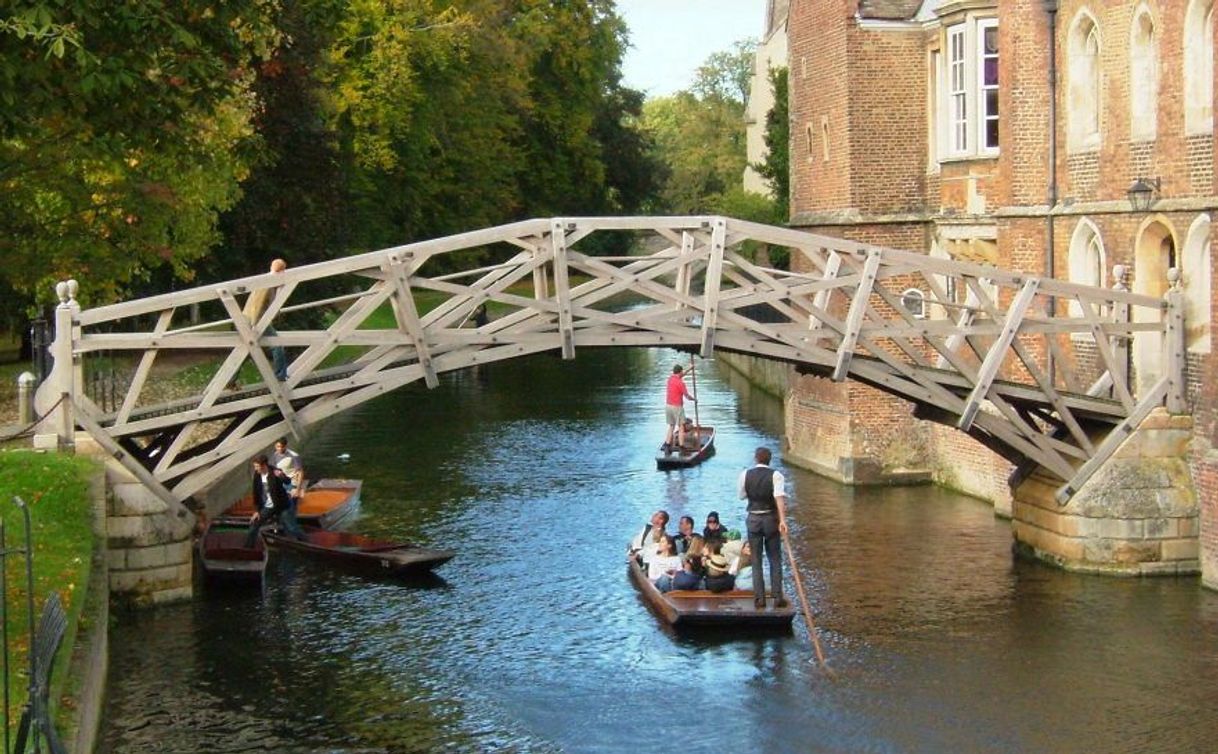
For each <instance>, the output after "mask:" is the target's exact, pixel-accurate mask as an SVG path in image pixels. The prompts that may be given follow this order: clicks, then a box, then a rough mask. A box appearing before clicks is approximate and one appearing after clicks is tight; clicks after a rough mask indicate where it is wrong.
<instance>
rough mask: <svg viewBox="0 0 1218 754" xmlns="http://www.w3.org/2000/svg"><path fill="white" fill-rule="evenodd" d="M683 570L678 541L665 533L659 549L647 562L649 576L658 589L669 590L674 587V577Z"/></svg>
mask: <svg viewBox="0 0 1218 754" xmlns="http://www.w3.org/2000/svg"><path fill="white" fill-rule="evenodd" d="M681 570H682V564H681V556H680V555H678V554H677V543H676V541H675V540H673V538H672V537H670V536H668V535H667V534H665V535H664V536H663V537H662V538H661V539H660V545H659V550H658V551H657V553H656V554H655V555H654V556H652V558H651V560H649V561H648V562H647V578H648V579H649V580H650V581H651V583H653V584H655V585H656V589H659V590H660V591H661V592H667V591H669V590H670V589H672V577H673V576H675V575H677V574H678V573H679V572H680V571H681Z"/></svg>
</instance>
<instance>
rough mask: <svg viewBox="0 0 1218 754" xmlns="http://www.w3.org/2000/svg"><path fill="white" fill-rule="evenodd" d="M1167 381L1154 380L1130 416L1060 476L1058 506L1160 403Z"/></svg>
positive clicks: (1066, 501) (1068, 498) (1065, 501)
mask: <svg viewBox="0 0 1218 754" xmlns="http://www.w3.org/2000/svg"><path fill="white" fill-rule="evenodd" d="M1167 382H1168V379H1167V378H1166V377H1163V378H1161V379H1160V380H1159V381H1158V382H1157V383H1155V385H1154V387H1152V388H1151V389H1150V390H1149V391H1148V392H1147V393H1146V395H1144V396H1142V400H1140V401H1138V405H1137V406H1135V407H1134V409H1133V411H1132V412H1130V414H1129V416H1127V417H1125V419H1124V420H1122V421H1121V423H1119V424H1117V426H1116V427H1114V428H1113V429H1112V431H1111V432H1109V433H1108V436H1107V437H1105V438H1104V441H1103V442H1101V443H1100V444H1099V446H1098V447H1097V448H1096V449H1095V454H1094V455H1092V456H1091V458H1090V459H1088V460H1087V462H1086V463H1084V464H1083V465H1082V466H1080V467H1079V468H1078V471H1076V472H1075V473H1074V474H1073V475H1072V476H1069V477H1063V479H1066V480H1067V481H1066V483H1065V484H1063V485H1062V486H1061V487H1059V488H1058V490H1057V494H1056V495H1055V497H1056V498H1057V504H1058V505H1065V504H1066V503H1068V502H1070V498H1072V497H1074V493H1076V492H1078V491H1079V490H1081V489H1082V488H1083V485H1084V484H1086V483H1087V480H1088V479H1090V478H1091V477H1092V476H1093V475H1094V474H1095V472H1097V471H1099V469H1100V467H1101V466H1103V465H1104V464H1105V463H1106V462H1107V461H1108V459H1109V458H1111V457H1112V454H1113V453H1115V452H1116V450H1117V448H1119V447H1121V443H1123V442H1125V440H1126V439H1127V438H1128V437H1129V436H1130V435H1131V434H1133V431H1134V430H1135V429H1137V428H1138V425H1139V424H1141V423H1142V421H1143V420H1144V419H1145V418H1146V417H1147V416H1148V415H1149V414H1150V412H1151V411H1152V410H1154V409H1155V408H1156V407H1157V406H1159V405H1160V404H1162V402H1163V399H1164V397H1166V395H1167Z"/></svg>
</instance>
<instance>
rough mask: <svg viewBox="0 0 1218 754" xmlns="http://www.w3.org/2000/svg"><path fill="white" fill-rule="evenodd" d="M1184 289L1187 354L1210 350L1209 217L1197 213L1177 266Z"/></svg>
mask: <svg viewBox="0 0 1218 754" xmlns="http://www.w3.org/2000/svg"><path fill="white" fill-rule="evenodd" d="M1180 284H1181V285H1182V286H1183V288H1184V301H1185V307H1184V327H1185V331H1186V336H1185V337H1186V338H1187V343H1188V350H1189V351H1190V352H1191V353H1209V352H1210V216H1209V215H1200V216H1198V217H1197V219H1196V220H1194V221H1193V224H1192V226H1191V227H1190V228H1189V229H1188V236H1187V238H1186V239H1185V241H1184V258H1183V260H1182V264H1181V266H1180Z"/></svg>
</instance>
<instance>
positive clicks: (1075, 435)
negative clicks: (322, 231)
mask: <svg viewBox="0 0 1218 754" xmlns="http://www.w3.org/2000/svg"><path fill="white" fill-rule="evenodd" d="M609 232H611V233H616V234H629V235H632V236H635V237H636V240H637V241H640V242H641V243H638V244H636V245H635V249H636V251H635V253H631V254H626V255H621V256H598V255H596V254H593V253H591V251H590V249H589V250H586V249H587V248H588V247H589V245H588V244H587V243H586V239H588V238H589V237H591V236H593V235H594V234H597V233H609ZM750 242H757V243H760V244H769V245H772V246H783V247H787V248H789V249H790V250H791V253H792V255H793V256H794V255H799V256H802V257H803V263H801V265H799V266H798V267H797V269H802V270H811V271H810V272H792V271H789V270H780V269H773V268H769V267H763V266H760V265H758V264H756V263H755V262H754V261H753V260H752V259H751V258H750V257H749V256H748V255H747V254H746V253H745V249H746V248H748V247H749V246H750V245H751V244H750ZM471 256H474V257H477V258H479V259H480V261H479V262H477V263H474V264H469V263H465V264H462V263H461V262H460V260H462V259H467V258H470V257H471ZM86 284H87V281H86ZM73 285H74V284H73ZM909 290H917V291H919V293H921V294H922V302H921V303H924V304H925V306H924V307H921V311H920V312H917V313H915V312H912V311H910V308H911V307H908V306H905V305H904V303H903V301H902V294H903V293H904V292H907V291H909ZM258 291H264V292H266V294H267V295H269V297H270V304H269V305H268V306H267V308H266V311H265V313H264V314H263V315H262V316H261V317H260V318H259V319H258V320H257V321H251V320H250V319H248V318H247V317H246V316H245V314H243V313H242V306H241V298H242V297H245V296H249V295H251V294H253V293H255V292H258ZM60 298H61V304H60V306H59V308H58V309H57V311H56V339H55V343H54V346H53V353H54V355H55V366H54V370H53V372H52V375H51V377H50V378H49V379H48V380H47V382H46V383H45V384H44V385H43V387H42V388H41V389H40V391H39V395H38V401H39V406H40V408H41V410H43V411H44V412H45V411H47V410H49V409H50V408H52V407H54V408H55V412H54V413H53V415H52V416H51V417H49V418H48V419H47V420H46V421H45V422H44V425H45V426H44V429H43V431H44V432H45V431H57V432H59V433H60V434H61V435H62V436H63V437H65V438H70V437H71V436H72V431H73V430H74V428H76V427H79V428H81V429H83V430H85V431H87V432H88V433H89V434H90V435H92V436H93V438H94V439H95V440H96V441H97V442H98V443H99V444H100V445H101V446H102V447H103V448H105V449H106V450H107V451H108V452H109V453H111V454H112V455H113V456H114V457H115V458H117V459H118V460H119V461H121V462H122V463H123V465H124V466H126V467H127V468H128V469H129V470H131V472H132V473H133V474H134V475H135V476H136V477H137V478H138V479H140V481H141V482H143V483H144V484H145V486H147V487H149V488H150V489H151V490H153V491H154V492H155V493H156V494H158V495H159V496H161V497H162V498H163V499H165V500H167V501H173V502H182V501H183V500H185V499H186V498H189V497H190V496H192V495H194V494H196V493H198V492H200V491H201V490H203V489H205V488H206V487H207V486H208V485H210V484H211V483H212V482H214V481H215V480H217V479H219V478H220V477H222V476H223V475H225V474H226V473H227V472H229V471H231V470H232V469H234V468H236V467H238V466H241V465H244V464H245V463H246V462H247V461H248V458H249V457H250V456H251V455H252V454H253V453H255V452H257V451H258V450H261V449H262V448H265V447H266V446H267V445H269V444H270V442H271V441H272V440H273V439H274V438H275V437H277V436H279V435H283V434H290V433H298V432H301V431H302V430H303V429H304V428H305V427H307V426H308V425H309V424H312V423H315V422H319V421H323V420H324V419H325V418H326V417H327V416H330V415H332V414H334V413H335V412H338V411H342V410H344V409H347V408H350V407H352V406H354V405H357V404H359V403H362V402H364V401H367V400H370V399H372V398H375V397H376V396H378V395H381V394H383V393H384V392H386V391H388V390H392V389H395V388H397V387H401V386H403V385H406V384H409V383H411V382H415V381H420V380H421V381H423V382H424V383H426V384H427V385H428V386H433V387H434V386H435V385H436V384H437V380H438V376H439V375H440V374H442V373H444V372H449V371H454V370H460V369H465V368H468V367H471V366H475V365H478V364H484V363H488V362H493V361H498V360H503V359H509V358H517V357H520V356H524V355H528V354H534V353H541V352H547V351H552V352H556V353H559V354H561V355H562V356H563V358H567V359H571V358H575V357H576V352H577V349H578V348H588V347H598V348H599V347H669V348H671V347H676V348H684V349H689V350H693V351H696V352H699V353H701V354H702V355H703V356H711V355H712V354H713V353H714V352H715V351H719V350H725V351H731V352H737V353H744V354H751V355H755V356H761V357H765V358H769V359H775V360H779V361H785V362H788V363H791V364H794V365H796V366H797V368H798V369H799V370H800V371H801V372H804V373H812V374H817V375H822V376H827V377H830V378H832V379H834V380H837V381H841V380H846V379H853V380H857V381H860V382H863V383H865V384H868V385H872V386H874V387H877V388H879V389H881V390H884V391H886V392H888V393H891V394H893V395H897V396H900V397H902V398H904V399H905V400H907V401H909V402H911V403H912V404H913V405H914V407H916V410H917V412H918V413H919V415H922V416H924V417H927V418H931V419H933V420H936V421H940V422H944V423H948V424H951V425H953V426H956V427H957V428H959V429H961V430H962V431H965V432H967V433H969V434H970V435H971V436H973V437H975V438H977V439H979V440H980V441H982V442H983V443H985V444H986V445H987V446H989V447H991V448H993V449H994V450H996V451H998V452H999V453H1001V454H1003V455H1004V456H1006V457H1008V458H1010V459H1012V460H1016V461H1021V462H1027V463H1029V464H1033V465H1036V466H1039V467H1041V468H1043V469H1045V470H1047V471H1048V472H1049V473H1050V474H1051V475H1053V476H1056V477H1057V478H1058V479H1059V480H1061V481H1062V483H1063V486H1062V490H1063V493H1062V494H1064V495H1067V496H1068V495H1069V494H1070V492H1069V491H1070V490H1074V489H1078V486H1079V485H1080V484H1081V483H1082V481H1084V480H1085V479H1086V478H1087V477H1088V476H1089V475H1090V474H1091V473H1092V472H1093V471H1094V469H1095V468H1096V467H1097V465H1098V463H1100V462H1102V459H1103V458H1104V457H1105V455H1106V454H1111V453H1112V452H1114V451H1115V448H1116V446H1117V444H1119V443H1118V440H1119V438H1120V437H1121V436H1122V435H1121V433H1120V432H1119V431H1117V430H1120V429H1122V428H1123V427H1124V428H1127V427H1128V426H1131V424H1132V425H1136V423H1137V422H1138V421H1140V420H1141V417H1144V416H1145V415H1146V414H1147V413H1149V411H1150V410H1151V409H1152V408H1154V407H1155V406H1157V405H1160V404H1162V403H1163V401H1164V399H1165V397H1167V398H1168V399H1169V400H1170V399H1171V398H1172V396H1175V395H1177V394H1179V392H1180V380H1181V379H1182V372H1183V370H1182V369H1180V370H1178V371H1179V372H1180V374H1175V373H1173V374H1169V375H1165V376H1164V378H1163V379H1162V380H1160V381H1159V382H1157V383H1155V384H1154V385H1152V386H1149V387H1148V388H1146V389H1143V390H1139V389H1138V388H1137V387H1136V386H1135V385H1133V384H1132V383H1131V381H1130V379H1129V374H1128V372H1127V369H1126V359H1125V357H1124V354H1125V353H1126V351H1127V349H1128V346H1129V342H1130V340H1131V339H1132V338H1133V337H1134V336H1135V335H1142V334H1150V335H1158V336H1160V340H1161V341H1163V340H1164V338H1163V337H1161V336H1162V334H1163V333H1173V337H1177V335H1178V334H1179V333H1180V332H1181V331H1180V329H1179V328H1178V327H1177V328H1174V329H1173V328H1172V327H1170V326H1169V324H1170V323H1171V322H1172V321H1177V320H1173V319H1172V312H1176V311H1178V310H1179V306H1180V305H1179V304H1178V303H1177V304H1174V305H1169V304H1167V303H1165V302H1164V301H1163V300H1162V299H1160V298H1157V297H1151V296H1147V295H1141V294H1138V293H1134V292H1129V291H1126V290H1123V289H1121V288H1115V289H1111V290H1105V289H1102V288H1097V287H1093V286H1086V285H1079V284H1076V283H1070V282H1066V281H1060V280H1054V279H1045V278H1039V277H1035V276H1028V275H1024V274H1022V273H1018V272H1009V271H1004V270H999V269H997V268H995V267H992V266H988V265H978V264H972V263H967V262H959V261H955V260H948V259H941V258H935V257H931V256H927V255H925V254H922V253H917V252H910V251H903V250H899V249H890V248H883V247H876V246H870V245H866V244H861V243H855V242H851V241H845V240H842V239H837V238H831V237H827V236H820V235H815V234H811V233H806V232H803V231H797V230H792V229H789V228H779V227H773V226H767V225H762V224H758V223H750V222H745V221H740V220H735V219H732V218H725V217H717V216H696V217H610V218H550V219H538V220H527V221H523V222H518V223H513V224H510V225H503V226H498V227H494V228H487V229H483V230H478V231H472V232H469V233H463V234H459V235H456V236H450V237H447V238H441V239H435V240H431V241H422V242H418V243H412V244H408V245H405V246H398V247H393V248H389V249H384V250H381V251H375V252H369V253H367V254H360V255H356V256H351V257H347V258H342V259H336V260H332V261H329V262H323V263H319V264H313V265H307V266H303V267H298V268H292V269H289V270H287V271H286V272H283V273H279V274H269V273H268V274H263V275H255V276H251V277H246V278H240V279H237V280H231V281H225V282H222V283H217V284H214V285H207V286H200V287H197V288H194V289H190V290H187V291H178V292H175V293H173V294H166V295H161V296H152V297H149V298H146V299H140V300H135V301H127V302H122V303H117V304H112V305H109V306H102V307H97V308H93V309H86V310H81V308H80V307H79V305H78V304H77V303H76V301H75V288H74V287H73V286H69V285H66V284H61V286H60ZM624 298H625V299H628V300H629V302H630V305H629V306H623V305H622V303H623V299H624ZM1177 298H1178V297H1177ZM1168 299H1169V301H1170V300H1171V299H1172V297H1171V296H1169V297H1168ZM1062 300H1066V301H1069V302H1072V303H1076V304H1077V306H1075V307H1067V308H1069V309H1071V310H1072V311H1070V312H1068V313H1065V314H1062V313H1060V312H1061V307H1057V308H1055V307H1054V303H1055V302H1059V301H1062ZM485 304H491V305H493V306H494V307H495V309H496V312H495V316H494V317H493V318H491V319H490V320H489V321H486V322H481V321H479V320H478V319H476V318H475V312H477V311H478V309H479V308H480V307H482V306H483V305H485ZM192 310H198V311H200V312H202V319H201V321H198V322H195V321H192V320H191V319H190V312H191V311H192ZM1055 311H1056V312H1058V313H1057V314H1055V315H1053V316H1050V315H1048V314H1046V313H1048V312H1055ZM919 313H920V314H921V315H922V316H917V314H919ZM306 314H307V315H308V316H309V318H308V319H305V320H302V321H300V322H293V317H295V316H304V315H306ZM319 319H322V320H324V325H317V324H312V323H315V322H317V321H318V320H319ZM272 321H274V322H275V328H274V330H273V331H272V329H271V323H272ZM1179 337H1182V335H1179ZM1173 342H1174V341H1173ZM270 347H284V348H289V349H292V350H293V358H292V359H291V363H290V366H289V368H288V375H287V379H286V380H279V379H276V378H275V375H274V370H273V367H272V365H271V363H270V361H269V360H268V358H267V356H266V354H265V353H264V352H263V348H270ZM174 351H193V352H195V353H204V354H208V355H210V358H211V359H212V364H213V368H214V371H213V372H212V373H211V374H210V376H209V378H208V380H207V382H206V385H205V386H204V387H203V388H202V389H201V391H200V393H199V394H198V395H194V396H190V397H187V398H182V399H177V400H171V401H166V400H161V399H158V398H157V397H156V396H155V395H154V394H153V393H152V392H151V391H149V390H147V387H148V384H149V375H150V373H151V368H152V365H153V363H154V362H155V361H156V359H157V358H158V355H160V354H163V353H169V352H174ZM101 354H106V358H110V359H118V358H121V359H122V360H124V361H125V363H127V364H129V365H130V369H131V371H130V378H129V384H128V385H127V389H126V390H125V391H124V392H123V394H122V396H121V400H120V401H118V402H117V403H116V404H115V405H111V406H106V405H105V404H104V403H103V402H102V401H101V400H100V398H99V396H97V395H96V394H94V393H92V392H91V390H90V387H89V386H88V385H87V384H86V383H85V382H84V380H83V379H82V373H83V371H84V368H85V366H86V363H87V362H88V361H89V360H90V359H96V358H99V356H100V355H101ZM1050 355H1052V356H1053V358H1054V361H1055V363H1056V364H1058V365H1060V368H1057V369H1052V370H1050V369H1047V368H1046V361H1047V359H1048V358H1049V356H1050ZM243 365H248V366H247V369H250V370H252V371H253V372H255V373H256V374H257V375H258V377H257V378H255V380H254V382H253V383H252V384H247V385H243V386H242V387H241V388H240V389H238V390H236V391H232V390H229V389H228V386H229V385H230V384H231V383H232V382H233V379H234V377H235V376H236V375H237V374H238V373H239V370H240V369H241V368H242V367H243ZM48 427H49V430H48Z"/></svg>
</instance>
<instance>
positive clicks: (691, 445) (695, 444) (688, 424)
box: [681, 416, 702, 452]
mask: <svg viewBox="0 0 1218 754" xmlns="http://www.w3.org/2000/svg"><path fill="white" fill-rule="evenodd" d="M682 429H684V430H685V443H684V444H683V445H682V446H681V449H682V450H684V451H687V452H688V451H691V450H697V449H698V448H700V447H702V441H701V440H700V439H699V438H698V429H697V428H696V427H695V426H694V420H693V419H690V418H689V417H688V416H687V417H685V423H684V424H683V425H682Z"/></svg>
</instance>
